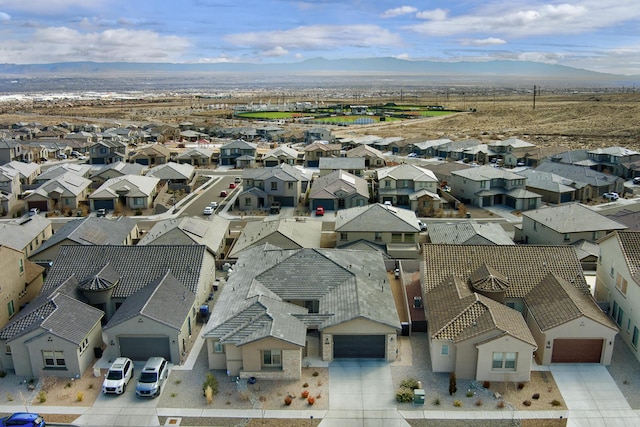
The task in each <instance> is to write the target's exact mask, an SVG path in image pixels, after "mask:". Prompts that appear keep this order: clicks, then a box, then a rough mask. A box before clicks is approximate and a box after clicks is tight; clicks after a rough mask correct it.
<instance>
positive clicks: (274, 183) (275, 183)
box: [271, 181, 278, 191]
mask: <svg viewBox="0 0 640 427" xmlns="http://www.w3.org/2000/svg"><path fill="white" fill-rule="evenodd" d="M271 190H272V191H276V190H278V183H277V182H276V181H273V182H271Z"/></svg>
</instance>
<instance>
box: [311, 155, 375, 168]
mask: <svg viewBox="0 0 640 427" xmlns="http://www.w3.org/2000/svg"><path fill="white" fill-rule="evenodd" d="M364 168H365V166H364V157H320V159H319V161H318V169H347V170H351V169H364Z"/></svg>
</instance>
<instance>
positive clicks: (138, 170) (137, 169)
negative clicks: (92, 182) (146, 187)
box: [91, 162, 148, 177]
mask: <svg viewBox="0 0 640 427" xmlns="http://www.w3.org/2000/svg"><path fill="white" fill-rule="evenodd" d="M147 167H148V166H146V165H141V164H140V163H125V162H115V163H110V164H108V165H105V166H104V167H101V168H99V169H98V170H95V171H93V172H92V173H91V177H94V176H100V175H102V174H103V173H104V172H107V171H110V170H114V171H117V172H119V173H120V174H121V175H142V171H144V170H145V169H147Z"/></svg>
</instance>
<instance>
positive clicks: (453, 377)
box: [449, 372, 458, 396]
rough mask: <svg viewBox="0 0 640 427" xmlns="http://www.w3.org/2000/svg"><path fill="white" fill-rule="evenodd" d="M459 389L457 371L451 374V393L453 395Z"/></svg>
mask: <svg viewBox="0 0 640 427" xmlns="http://www.w3.org/2000/svg"><path fill="white" fill-rule="evenodd" d="M456 391H458V386H457V385H456V373H455V372H451V374H449V394H450V395H451V396H453V395H454V394H456Z"/></svg>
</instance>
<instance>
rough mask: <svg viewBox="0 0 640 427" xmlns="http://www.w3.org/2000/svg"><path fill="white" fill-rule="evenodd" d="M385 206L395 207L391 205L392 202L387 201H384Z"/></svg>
mask: <svg viewBox="0 0 640 427" xmlns="http://www.w3.org/2000/svg"><path fill="white" fill-rule="evenodd" d="M384 205H385V206H393V204H392V203H391V201H390V200H385V201H384Z"/></svg>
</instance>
